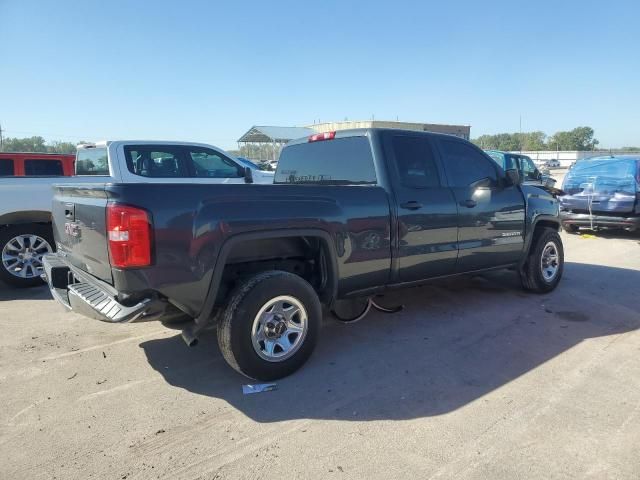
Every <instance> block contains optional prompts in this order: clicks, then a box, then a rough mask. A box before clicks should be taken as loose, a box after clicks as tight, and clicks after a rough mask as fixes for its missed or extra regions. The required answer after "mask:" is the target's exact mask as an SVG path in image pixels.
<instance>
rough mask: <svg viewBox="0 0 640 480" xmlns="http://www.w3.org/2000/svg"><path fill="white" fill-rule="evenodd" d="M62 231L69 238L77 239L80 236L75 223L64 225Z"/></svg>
mask: <svg viewBox="0 0 640 480" xmlns="http://www.w3.org/2000/svg"><path fill="white" fill-rule="evenodd" d="M64 231H65V232H66V234H67V235H69V236H70V237H77V236H79V235H80V227H79V226H78V224H77V223H72V222H66V223H65V224H64Z"/></svg>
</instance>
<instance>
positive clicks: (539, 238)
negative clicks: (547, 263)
mask: <svg viewBox="0 0 640 480" xmlns="http://www.w3.org/2000/svg"><path fill="white" fill-rule="evenodd" d="M549 245H553V247H552V248H555V252H556V257H557V261H556V264H557V269H556V271H555V274H554V276H553V277H551V278H548V277H547V276H545V274H544V273H543V267H542V256H543V252H544V251H545V248H546V247H547V246H549ZM563 270H564V248H563V246H562V239H561V238H560V235H559V234H558V232H556V231H555V230H552V229H550V228H542V229H540V230H537V231H536V232H535V233H534V239H533V243H532V244H531V247H530V248H529V255H528V256H527V260H526V262H525V264H524V266H523V267H522V270H521V272H520V279H521V280H522V286H523V287H524V289H525V290H529V291H531V292H536V293H547V292H550V291H552V290H553V289H555V288H556V287H557V286H558V283H559V282H560V279H561V278H562V272H563ZM547 271H548V270H547Z"/></svg>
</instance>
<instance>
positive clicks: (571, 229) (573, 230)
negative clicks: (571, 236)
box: [562, 223, 579, 233]
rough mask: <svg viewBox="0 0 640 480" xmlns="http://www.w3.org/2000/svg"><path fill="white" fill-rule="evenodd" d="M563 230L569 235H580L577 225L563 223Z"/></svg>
mask: <svg viewBox="0 0 640 480" xmlns="http://www.w3.org/2000/svg"><path fill="white" fill-rule="evenodd" d="M562 229H563V230H564V231H565V232H567V233H578V230H579V228H578V226H577V225H572V224H570V223H563V224H562Z"/></svg>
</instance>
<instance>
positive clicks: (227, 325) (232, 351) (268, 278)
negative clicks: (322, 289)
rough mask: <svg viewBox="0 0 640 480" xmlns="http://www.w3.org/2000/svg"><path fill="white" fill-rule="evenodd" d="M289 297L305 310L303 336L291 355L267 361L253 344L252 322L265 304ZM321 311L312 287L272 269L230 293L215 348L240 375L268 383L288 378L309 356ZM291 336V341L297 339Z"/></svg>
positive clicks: (296, 277) (318, 325) (316, 335)
mask: <svg viewBox="0 0 640 480" xmlns="http://www.w3.org/2000/svg"><path fill="white" fill-rule="evenodd" d="M285 295H286V296H290V297H293V298H294V299H295V300H297V301H298V302H299V303H300V304H301V305H302V306H303V307H304V310H305V311H306V323H307V326H306V334H305V335H304V336H303V337H302V340H301V343H300V344H299V346H298V347H297V350H295V351H294V353H293V354H292V356H290V357H288V358H286V359H283V360H280V361H268V360H265V359H263V358H262V357H260V356H259V354H258V352H257V351H256V348H254V344H253V341H252V329H253V324H254V320H255V319H256V317H257V316H258V313H259V312H260V310H261V309H262V308H263V307H264V306H266V305H267V303H268V302H270V301H272V300H273V299H276V297H279V296H285ZM321 322H322V308H321V306H320V300H319V299H318V295H317V294H316V292H315V291H314V290H313V288H312V287H311V285H309V283H307V282H306V281H305V280H304V279H302V278H301V277H299V276H297V275H293V274H291V273H288V272H283V271H278V270H273V271H268V272H263V273H259V274H257V275H255V276H254V277H251V278H249V279H248V280H246V281H245V282H244V283H242V284H241V285H240V286H239V287H238V288H236V289H235V291H234V292H233V293H232V295H231V298H230V300H229V303H228V305H227V307H226V309H225V311H224V313H223V314H222V315H221V318H220V321H219V323H218V345H219V346H220V351H221V352H222V356H223V357H224V359H225V360H226V361H227V363H229V365H230V366H231V367H232V368H234V369H235V370H236V371H238V372H239V373H242V374H243V375H245V376H247V377H249V378H254V379H257V380H263V381H270V380H276V379H278V378H282V377H286V376H287V375H291V374H292V373H293V372H295V371H296V370H297V369H298V368H300V367H301V366H302V365H303V364H304V363H305V362H306V361H307V359H308V358H309V357H310V356H311V353H312V352H313V349H314V348H315V346H316V343H317V341H318V336H319V333H320V325H321ZM292 335H294V342H295V339H296V338H297V337H295V334H292Z"/></svg>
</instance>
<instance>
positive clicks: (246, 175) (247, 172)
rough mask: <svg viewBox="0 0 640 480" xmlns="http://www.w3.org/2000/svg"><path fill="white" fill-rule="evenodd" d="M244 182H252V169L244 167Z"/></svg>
mask: <svg viewBox="0 0 640 480" xmlns="http://www.w3.org/2000/svg"><path fill="white" fill-rule="evenodd" d="M244 183H253V170H251V169H250V168H249V167H244Z"/></svg>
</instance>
